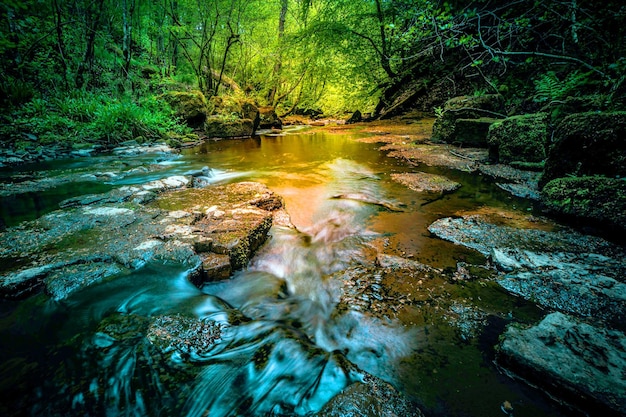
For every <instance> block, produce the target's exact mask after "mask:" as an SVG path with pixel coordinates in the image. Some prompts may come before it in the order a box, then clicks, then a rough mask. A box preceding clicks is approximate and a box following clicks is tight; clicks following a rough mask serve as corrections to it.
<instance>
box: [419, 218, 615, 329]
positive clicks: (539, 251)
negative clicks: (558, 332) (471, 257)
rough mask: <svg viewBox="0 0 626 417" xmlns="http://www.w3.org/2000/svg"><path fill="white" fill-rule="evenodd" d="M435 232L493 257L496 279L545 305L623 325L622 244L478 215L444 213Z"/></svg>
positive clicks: (435, 225) (519, 293) (502, 284)
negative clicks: (506, 223)
mask: <svg viewBox="0 0 626 417" xmlns="http://www.w3.org/2000/svg"><path fill="white" fill-rule="evenodd" d="M429 231H430V232H431V233H433V234H435V235H436V236H438V237H440V238H443V239H446V240H449V241H452V242H454V243H457V244H460V245H463V246H467V247H470V248H473V249H475V250H477V251H479V252H481V253H482V254H484V255H485V256H488V257H490V259H491V261H492V262H493V263H494V265H495V266H496V268H498V270H499V271H501V275H500V277H499V278H498V283H499V284H500V285H501V286H502V287H504V288H505V289H507V290H508V291H511V292H512V293H514V294H517V295H520V296H522V297H524V298H526V299H528V300H533V301H535V302H537V303H539V304H541V305H544V306H546V307H550V308H554V309H558V310H561V311H566V312H569V313H571V314H576V315H580V316H585V317H597V318H601V319H603V320H606V321H608V322H611V323H615V324H617V325H619V324H620V323H623V322H624V319H625V318H626V307H625V306H626V302H625V301H626V298H625V296H624V294H626V283H625V282H624V276H626V266H625V265H624V263H623V259H624V256H625V253H624V249H623V248H622V247H620V246H617V245H614V244H611V243H609V242H607V241H605V240H603V239H601V238H596V237H593V236H587V235H582V234H579V233H577V232H574V231H570V230H562V231H552V232H549V231H544V230H534V229H516V228H513V227H507V226H498V225H495V224H492V223H488V222H485V221H484V220H483V219H481V218H480V217H478V216H468V217H464V218H459V219H452V218H444V219H440V220H438V221H436V222H435V223H433V224H432V225H431V226H430V227H429Z"/></svg>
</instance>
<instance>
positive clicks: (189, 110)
mask: <svg viewBox="0 0 626 417" xmlns="http://www.w3.org/2000/svg"><path fill="white" fill-rule="evenodd" d="M162 97H163V98H164V99H165V101H167V102H168V103H169V105H170V106H172V108H173V109H174V111H175V112H176V115H177V116H178V117H180V118H182V119H184V120H185V121H186V122H187V124H188V125H189V126H191V127H200V126H202V124H203V123H204V121H205V120H206V118H207V114H208V103H207V100H206V97H205V96H204V94H202V92H201V91H199V90H192V91H168V92H167V93H165V94H163V96H162Z"/></svg>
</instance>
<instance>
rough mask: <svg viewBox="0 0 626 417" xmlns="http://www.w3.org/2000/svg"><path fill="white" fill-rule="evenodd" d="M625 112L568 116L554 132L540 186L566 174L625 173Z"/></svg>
mask: <svg viewBox="0 0 626 417" xmlns="http://www.w3.org/2000/svg"><path fill="white" fill-rule="evenodd" d="M624 137H626V112H611V113H595V112H592V113H580V114H573V115H571V116H568V117H566V118H565V119H564V120H563V121H562V122H561V123H560V124H559V125H558V127H557V129H556V131H555V133H554V143H553V145H552V147H551V149H550V152H549V154H548V158H547V159H546V164H545V169H544V172H543V176H542V178H541V181H540V186H541V187H543V186H544V185H545V184H547V183H548V182H550V181H551V180H553V179H555V178H562V177H567V176H590V175H604V176H607V177H616V176H620V177H623V176H626V140H624Z"/></svg>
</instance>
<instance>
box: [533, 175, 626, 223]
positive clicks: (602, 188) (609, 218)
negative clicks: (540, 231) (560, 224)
mask: <svg viewBox="0 0 626 417" xmlns="http://www.w3.org/2000/svg"><path fill="white" fill-rule="evenodd" d="M542 202H543V205H544V207H545V208H546V209H547V210H548V211H550V212H552V213H556V214H559V215H563V216H566V217H571V218H575V219H579V220H586V221H589V222H590V223H593V224H599V225H604V226H608V227H610V228H611V229H613V230H620V231H624V230H626V179H617V178H607V177H602V176H593V177H576V178H570V177H567V178H557V179H555V180H552V181H550V182H549V183H547V184H546V186H545V187H544V188H543V192H542Z"/></svg>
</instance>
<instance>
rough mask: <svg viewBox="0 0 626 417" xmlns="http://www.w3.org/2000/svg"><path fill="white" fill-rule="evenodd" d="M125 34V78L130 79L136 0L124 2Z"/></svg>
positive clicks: (123, 40) (123, 50)
mask: <svg viewBox="0 0 626 417" xmlns="http://www.w3.org/2000/svg"><path fill="white" fill-rule="evenodd" d="M122 8H123V10H122V20H123V28H122V29H123V31H124V32H123V33H124V37H123V39H122V52H123V54H124V78H126V79H128V75H129V71H130V59H131V57H132V48H131V42H132V41H133V13H134V11H135V0H123V2H122Z"/></svg>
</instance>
